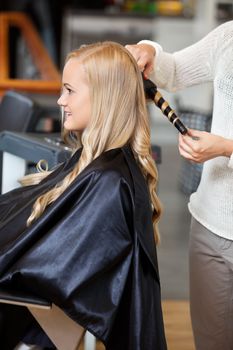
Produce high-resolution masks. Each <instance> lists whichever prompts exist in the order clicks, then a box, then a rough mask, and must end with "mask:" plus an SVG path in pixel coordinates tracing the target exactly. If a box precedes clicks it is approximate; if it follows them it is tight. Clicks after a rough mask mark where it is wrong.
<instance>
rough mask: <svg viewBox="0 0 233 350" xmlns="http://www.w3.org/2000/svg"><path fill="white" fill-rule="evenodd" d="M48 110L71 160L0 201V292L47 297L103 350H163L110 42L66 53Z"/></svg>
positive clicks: (151, 170) (145, 147)
mask: <svg viewBox="0 0 233 350" xmlns="http://www.w3.org/2000/svg"><path fill="white" fill-rule="evenodd" d="M58 104H59V105H60V106H61V107H62V110H63V115H64V122H63V126H64V130H65V133H66V137H68V139H69V140H70V142H71V144H72V147H73V149H74V153H73V156H72V158H71V159H70V160H69V161H67V162H66V163H64V164H62V165H61V166H60V167H59V168H58V169H57V170H55V171H54V172H52V173H51V174H49V175H47V174H46V177H45V178H44V179H42V181H41V182H40V183H39V184H37V185H31V186H27V187H25V188H20V189H16V190H14V191H12V192H9V193H7V194H5V195H3V196H2V197H1V198H0V213H1V214H0V215H1V224H0V286H4V287H10V288H19V289H21V290H26V291H30V292H31V293H33V294H39V295H40V296H41V297H44V298H46V299H48V300H51V301H52V302H53V303H55V304H56V305H58V306H59V307H60V308H62V309H63V310H64V311H65V312H66V313H67V314H68V315H69V316H70V317H71V318H72V319H74V320H75V321H76V322H78V323H79V324H80V325H82V326H83V327H84V328H86V329H88V330H89V331H90V332H91V333H93V334H94V335H95V336H96V337H97V338H99V339H100V340H102V341H103V343H104V344H105V345H106V349H109V350H115V349H117V350H119V349H121V350H164V349H166V341H165V337H164V329H163V320H162V312H161V301H160V285H159V275H158V266H157V258H156V248H155V240H156V241H158V232H157V227H156V225H157V221H158V219H159V216H160V212H161V209H160V203H159V200H158V198H157V195H156V192H155V189H156V183H157V171H156V167H155V164H154V161H153V159H152V156H151V147H150V132H149V121H148V116H147V111H146V105H145V97H144V90H143V82H142V77H141V73H140V71H139V69H138V67H137V64H136V62H135V60H134V59H133V57H132V56H131V54H130V53H129V52H128V51H127V50H126V49H125V48H123V47H122V46H121V45H119V44H116V43H112V42H104V43H98V44H93V45H89V46H86V47H82V48H81V49H79V50H76V51H74V52H71V53H70V54H69V55H68V58H67V61H66V64H65V67H64V71H63V78H62V94H61V97H60V98H59V100H58ZM42 176H43V175H42Z"/></svg>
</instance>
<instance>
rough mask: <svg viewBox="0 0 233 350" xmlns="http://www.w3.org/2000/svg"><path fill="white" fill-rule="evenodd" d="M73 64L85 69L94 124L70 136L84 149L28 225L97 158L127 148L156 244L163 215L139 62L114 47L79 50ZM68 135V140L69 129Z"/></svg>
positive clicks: (102, 45) (45, 196)
mask: <svg viewBox="0 0 233 350" xmlns="http://www.w3.org/2000/svg"><path fill="white" fill-rule="evenodd" d="M70 59H76V60H78V61H79V63H80V62H81V63H82V65H83V67H84V71H85V74H86V77H87V81H88V85H89V92H90V99H91V119H90V123H89V125H88V126H87V127H86V128H85V130H84V131H83V132H82V135H81V137H80V135H79V134H78V132H73V133H72V134H73V135H72V138H70V137H69V134H68V139H70V140H72V142H73V145H74V137H73V136H74V135H75V137H76V139H77V144H79V142H80V143H81V146H82V147H83V149H82V153H81V156H80V159H79V161H78V163H77V164H76V165H75V166H74V168H73V170H72V171H71V172H70V173H69V174H68V175H67V176H66V177H65V178H64V179H63V181H62V182H61V183H59V184H57V185H56V186H55V187H54V188H53V189H51V190H50V191H48V192H47V193H45V194H43V195H41V196H40V197H39V198H38V199H37V200H36V202H35V203H34V206H33V210H32V213H31V215H30V217H29V218H28V221H27V224H28V225H30V224H31V223H32V222H33V221H34V220H35V219H37V218H38V217H39V216H40V215H41V214H42V213H43V212H44V210H45V208H46V207H47V206H48V205H49V204H50V203H52V202H54V201H55V200H56V199H57V198H58V197H59V196H60V195H61V194H62V193H63V192H64V191H65V190H66V188H67V187H68V186H69V185H70V184H71V183H72V181H73V180H74V179H75V178H76V177H77V175H78V174H79V173H80V172H81V171H82V170H83V169H84V168H85V167H86V166H87V165H88V164H90V163H91V161H92V160H93V159H95V158H96V157H98V156H99V155H100V154H102V153H103V152H105V151H107V150H110V149H114V148H118V147H122V146H124V145H125V144H126V143H128V144H129V145H130V146H131V149H132V151H133V153H134V156H135V159H136V161H137V162H138V164H139V167H140V168H141V171H142V173H143V175H144V177H145V179H146V182H147V184H148V188H149V192H150V198H151V204H152V211H153V214H152V220H153V224H154V232H155V239H156V242H158V240H159V234H158V230H157V222H158V219H159V217H160V214H161V205H160V201H159V199H158V197H157V194H156V185H157V181H158V173H157V169H156V166H155V162H154V160H153V158H152V155H151V145H150V126H149V120H148V114H147V109H146V101H145V96H144V89H143V81H142V76H141V72H140V71H139V69H138V66H137V63H136V61H135V60H134V58H133V57H132V55H131V54H130V53H129V52H128V51H127V50H126V49H125V48H124V47H123V46H121V45H120V44H117V43H114V42H102V43H96V44H91V45H87V46H85V47H81V48H80V49H78V50H74V51H73V52H71V53H70V54H69V55H68V56H67V59H66V61H68V60H70ZM64 133H65V134H66V136H67V132H66V131H65V130H64ZM77 148H78V147H76V149H77Z"/></svg>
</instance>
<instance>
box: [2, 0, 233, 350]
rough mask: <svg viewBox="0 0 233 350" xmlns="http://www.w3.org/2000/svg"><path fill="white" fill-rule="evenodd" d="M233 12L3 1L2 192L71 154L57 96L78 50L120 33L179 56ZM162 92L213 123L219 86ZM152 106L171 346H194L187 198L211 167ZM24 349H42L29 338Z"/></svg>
mask: <svg viewBox="0 0 233 350" xmlns="http://www.w3.org/2000/svg"><path fill="white" fill-rule="evenodd" d="M230 19H233V2H232V0H180V1H178V0H177V1H176V0H173V1H166V0H164V1H158V0H137V1H136V0H99V1H97V0H96V1H95V0H60V1H55V0H39V1H36V0H34V1H33V0H20V1H18V0H10V1H2V2H1V5H0V96H1V102H0V152H1V162H0V165H1V177H0V184H1V193H5V192H7V191H9V190H11V189H13V188H16V187H19V186H21V185H20V183H19V182H18V179H19V178H20V177H22V176H23V175H25V174H26V173H30V172H35V171H37V167H36V164H38V161H39V160H41V159H43V160H45V161H44V162H41V163H40V166H41V167H42V168H46V167H47V166H48V167H49V168H50V167H53V166H55V165H56V164H58V163H59V162H62V161H64V160H65V159H67V157H69V155H70V150H69V148H68V147H67V146H66V145H65V144H64V142H63V140H62V138H61V136H60V127H61V121H60V118H61V115H60V110H59V107H58V106H57V103H56V101H57V99H58V96H59V93H60V78H61V76H60V74H61V71H62V67H63V64H64V59H65V56H66V54H67V53H68V52H69V51H71V50H72V49H74V48H78V47H80V46H81V45H83V44H89V43H92V42H97V41H104V40H112V41H116V42H119V43H121V44H123V45H125V44H136V43H138V42H139V41H140V40H142V39H148V40H153V41H156V42H158V43H159V44H160V45H161V46H162V47H163V50H164V51H167V52H170V53H173V52H175V51H178V50H180V49H182V48H185V47H187V46H189V45H191V44H193V43H195V42H196V41H198V40H199V39H201V38H202V37H203V36H204V35H206V34H207V33H208V32H209V31H211V30H212V29H213V28H215V27H216V26H218V25H219V24H221V23H223V22H225V21H228V20H230ZM160 93H161V94H162V95H163V97H164V98H165V100H166V101H168V103H169V105H170V106H171V108H173V109H174V110H175V111H176V113H177V115H178V116H179V117H180V119H181V120H182V122H183V123H184V124H185V125H186V126H188V127H192V128H194V129H195V128H197V129H200V130H206V131H208V130H209V128H210V125H211V113H212V110H211V106H212V98H213V96H212V86H211V85H209V84H203V85H201V86H195V87H191V88H186V89H185V90H183V91H178V92H174V93H168V92H167V91H164V90H160ZM148 112H149V116H150V122H151V144H152V149H153V156H154V159H155V162H156V164H157V168H158V173H159V183H158V189H157V190H158V195H159V198H160V200H161V202H162V205H163V215H162V218H161V220H160V223H159V230H160V235H161V243H160V245H159V246H158V263H159V269H160V279H161V291H162V307H163V313H164V323H165V332H166V338H167V343H168V349H169V350H194V343H193V337H192V331H191V321H190V314H189V281H188V242H189V226H190V214H189V211H188V207H187V204H188V201H189V196H190V194H191V193H192V192H194V191H195V189H196V188H197V186H198V183H199V181H200V176H201V171H202V165H201V164H193V163H190V162H188V161H187V160H184V159H182V158H181V157H180V155H179V152H178V146H177V142H178V130H177V129H176V128H175V127H174V125H172V124H171V123H170V122H169V120H168V119H167V117H166V116H165V115H164V114H163V113H162V112H161V111H160V110H159V108H158V107H157V106H156V105H155V104H154V103H149V104H148ZM13 331H14V330H12V332H13ZM119 336H120V335H119ZM0 342H1V340H0ZM57 347H58V349H64V350H67V349H68V348H66V346H65V347H64V346H63V347H59V346H57ZM0 348H1V345H0ZM15 349H17V350H26V349H39V348H37V347H33V348H32V347H31V348H29V347H28V346H26V345H23V344H20V345H18V346H17V348H15ZM40 349H41V348H40ZM75 349H76V348H75ZM79 349H82V350H94V349H95V350H101V349H104V346H103V345H102V344H101V343H100V342H99V341H98V340H97V339H95V338H94V336H93V335H92V334H90V333H88V332H86V333H85V336H84V337H83V340H82V341H81V344H80V346H79ZM119 350H121V349H119ZM148 350H149V349H148Z"/></svg>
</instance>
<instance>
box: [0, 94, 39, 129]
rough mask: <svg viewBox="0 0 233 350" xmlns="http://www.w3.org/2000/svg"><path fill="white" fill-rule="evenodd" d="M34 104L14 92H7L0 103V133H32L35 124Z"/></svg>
mask: <svg viewBox="0 0 233 350" xmlns="http://www.w3.org/2000/svg"><path fill="white" fill-rule="evenodd" d="M34 112H35V103H34V101H33V100H31V99H30V98H29V97H27V96H24V95H22V94H20V93H18V92H15V91H7V92H6V93H5V95H4V96H3V98H2V101H1V103H0V132H1V131H4V130H8V131H18V132H25V131H33V129H34V127H35V124H36V119H37V118H36V116H35V113H34Z"/></svg>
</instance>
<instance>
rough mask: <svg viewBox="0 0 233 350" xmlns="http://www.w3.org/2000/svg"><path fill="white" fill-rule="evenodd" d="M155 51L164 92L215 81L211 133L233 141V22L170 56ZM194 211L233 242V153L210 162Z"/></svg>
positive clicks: (191, 207)
mask: <svg viewBox="0 0 233 350" xmlns="http://www.w3.org/2000/svg"><path fill="white" fill-rule="evenodd" d="M144 42H147V43H150V44H152V45H153V46H154V47H155V48H156V53H157V54H156V60H155V68H154V73H153V77H152V79H154V81H155V83H156V84H157V85H158V87H160V88H164V89H166V90H169V91H176V90H178V89H183V88H185V87H188V86H191V85H195V84H201V83H204V82H207V81H213V84H214V106H213V121H212V128H211V132H212V133H213V134H216V135H220V136H223V137H225V138H228V139H233V21H229V22H226V23H224V24H222V25H220V26H219V27H217V28H216V29H214V30H213V31H212V32H210V33H209V34H208V35H207V36H206V37H204V38H203V39H202V40H200V41H199V42H197V43H196V44H194V45H192V46H190V47H188V48H186V49H183V50H181V51H178V52H175V53H174V54H169V53H166V52H163V51H162V48H161V47H160V46H159V45H158V44H156V43H153V42H150V41H147V40H144ZM189 210H190V212H191V214H192V215H193V217H194V218H195V219H196V220H197V221H199V222H200V223H201V224H202V225H204V226H205V227H206V228H208V229H209V230H211V231H212V232H214V233H215V234H217V235H219V236H222V237H224V238H227V239H230V240H233V155H232V156H231V157H230V159H229V158H227V157H217V158H215V159H211V160H209V161H206V162H205V164H204V168H203V173H202V178H201V182H200V185H199V187H198V189H197V192H195V193H193V194H192V195H191V197H190V202H189Z"/></svg>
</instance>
